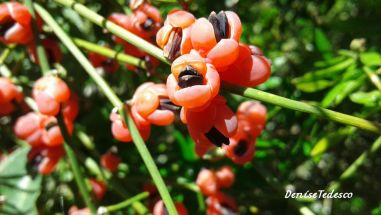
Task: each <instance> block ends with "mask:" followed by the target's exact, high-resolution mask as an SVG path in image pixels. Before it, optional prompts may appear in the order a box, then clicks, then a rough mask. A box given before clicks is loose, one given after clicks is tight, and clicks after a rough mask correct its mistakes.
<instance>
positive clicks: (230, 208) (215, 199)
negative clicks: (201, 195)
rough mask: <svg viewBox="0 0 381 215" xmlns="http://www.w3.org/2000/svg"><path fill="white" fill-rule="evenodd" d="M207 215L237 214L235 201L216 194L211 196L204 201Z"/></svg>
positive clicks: (221, 194)
mask: <svg viewBox="0 0 381 215" xmlns="http://www.w3.org/2000/svg"><path fill="white" fill-rule="evenodd" d="M206 205H207V212H206V214H207V215H225V214H237V212H238V207H237V203H236V202H235V200H234V199H233V198H232V197H230V196H228V195H225V194H223V193H222V192H218V193H216V194H215V195H213V196H210V197H208V198H207V199H206Z"/></svg>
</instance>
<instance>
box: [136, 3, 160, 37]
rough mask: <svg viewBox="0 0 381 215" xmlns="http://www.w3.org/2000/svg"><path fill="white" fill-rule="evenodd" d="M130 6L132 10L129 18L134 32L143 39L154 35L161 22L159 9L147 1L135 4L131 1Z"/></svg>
mask: <svg viewBox="0 0 381 215" xmlns="http://www.w3.org/2000/svg"><path fill="white" fill-rule="evenodd" d="M130 6H131V9H132V12H133V14H132V15H131V19H132V23H133V29H135V32H136V33H135V34H136V35H138V36H140V37H142V38H145V39H148V38H151V37H153V36H155V35H156V33H157V31H158V30H159V29H160V27H161V25H162V23H163V19H162V18H161V15H160V11H159V10H158V9H157V8H156V7H153V6H152V5H150V4H149V3H147V2H143V3H141V4H136V3H134V1H132V2H130Z"/></svg>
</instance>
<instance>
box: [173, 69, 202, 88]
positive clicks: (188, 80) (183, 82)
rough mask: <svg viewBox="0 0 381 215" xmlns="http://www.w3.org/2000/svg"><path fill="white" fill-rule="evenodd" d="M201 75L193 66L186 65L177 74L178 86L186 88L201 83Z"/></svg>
mask: <svg viewBox="0 0 381 215" xmlns="http://www.w3.org/2000/svg"><path fill="white" fill-rule="evenodd" d="M202 84H203V77H202V75H201V74H200V73H198V72H197V71H196V70H195V69H194V68H193V67H191V66H189V65H187V66H186V67H185V68H184V69H183V71H181V72H180V75H179V83H178V85H179V87H181V88H187V87H191V86H195V85H202Z"/></svg>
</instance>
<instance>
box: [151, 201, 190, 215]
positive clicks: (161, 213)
mask: <svg viewBox="0 0 381 215" xmlns="http://www.w3.org/2000/svg"><path fill="white" fill-rule="evenodd" d="M175 207H176V210H177V213H178V214H179V215H188V210H187V208H186V207H185V206H184V205H183V204H182V203H179V202H177V203H175ZM168 214H169V213H168V211H167V209H166V208H165V206H164V203H163V201H162V200H160V201H158V202H156V204H155V206H154V208H153V215H168Z"/></svg>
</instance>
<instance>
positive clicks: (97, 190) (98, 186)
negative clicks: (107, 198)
mask: <svg viewBox="0 0 381 215" xmlns="http://www.w3.org/2000/svg"><path fill="white" fill-rule="evenodd" d="M90 185H91V190H92V191H93V194H94V196H95V199H96V200H98V201H101V200H102V199H103V197H104V195H105V193H106V191H107V186H106V184H105V183H104V182H103V181H98V180H96V179H93V178H91V179H90Z"/></svg>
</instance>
